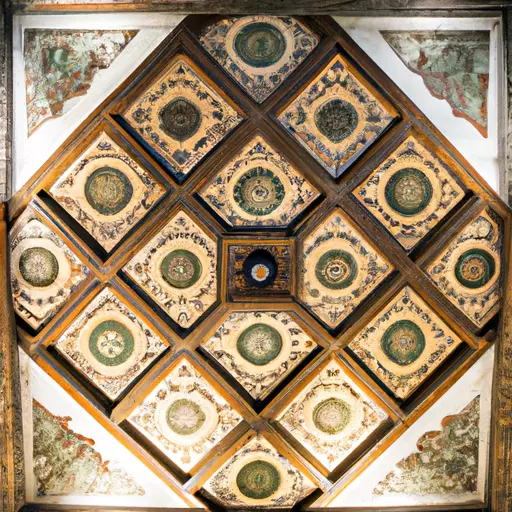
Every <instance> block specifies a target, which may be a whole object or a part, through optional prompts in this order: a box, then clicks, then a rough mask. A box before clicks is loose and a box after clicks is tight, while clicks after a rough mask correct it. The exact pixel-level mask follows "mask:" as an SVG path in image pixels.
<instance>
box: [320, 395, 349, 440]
mask: <svg viewBox="0 0 512 512" xmlns="http://www.w3.org/2000/svg"><path fill="white" fill-rule="evenodd" d="M349 421H350V406H349V405H348V404H347V402H345V401H344V400H341V399H340V398H336V397H332V398H328V399H327V400H323V401H322V402H320V403H318V404H317V405H315V408H314V409H313V423H314V424H315V427H316V428H317V429H318V430H320V431H322V432H324V433H325V434H330V435H334V434H338V433H340V432H341V431H342V430H343V429H344V428H345V427H346V426H347V425H348V423H349Z"/></svg>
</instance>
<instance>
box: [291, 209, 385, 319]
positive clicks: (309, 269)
mask: <svg viewBox="0 0 512 512" xmlns="http://www.w3.org/2000/svg"><path fill="white" fill-rule="evenodd" d="M301 262H302V264H301V269H302V270H301V272H302V275H301V282H300V285H299V298H300V300H301V301H302V302H303V304H304V305H305V306H306V307H307V308H308V309H310V310H311V311H312V312H313V313H314V314H315V315H316V316H318V317H319V318H320V319H321V320H322V321H323V322H325V323H326V324H327V325H328V326H329V327H331V328H336V327H337V326H338V325H339V324H340V323H341V322H342V321H343V320H344V319H345V318H346V317H347V316H348V315H349V314H350V313H352V311H354V310H355V309H356V307H357V306H358V305H359V304H360V303H361V301H362V300H364V298H365V297H367V296H368V295H369V294H370V293H371V292H372V290H374V289H375V287H376V286H378V285H379V283H381V282H382V281H383V280H384V279H385V278H386V276H388V275H389V274H390V272H391V271H392V267H391V264H390V263H389V262H388V261H386V259H384V257H383V256H381V254H380V253H379V252H378V251H377V250H376V249H375V248H374V247H373V246H372V245H371V244H370V242H368V241H367V240H366V239H365V238H364V237H363V236H362V234H361V233H360V232H359V230H357V229H356V228H355V226H353V225H352V223H351V222H350V221H349V220H348V219H347V218H346V217H345V215H344V214H343V213H342V212H341V210H339V209H336V210H335V211H334V212H333V213H332V214H331V215H329V217H327V218H326V219H325V220H324V221H323V222H322V223H321V224H320V226H319V227H318V228H317V229H316V230H315V231H313V232H312V233H311V234H310V235H308V236H307V237H306V239H305V240H304V244H303V252H302V256H301Z"/></svg>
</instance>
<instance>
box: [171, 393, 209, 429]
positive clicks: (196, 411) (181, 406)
mask: <svg viewBox="0 0 512 512" xmlns="http://www.w3.org/2000/svg"><path fill="white" fill-rule="evenodd" d="M205 420H206V415H205V414H204V412H203V411H202V410H201V407H199V405H198V404H197V403H196V402H193V401H192V400H187V399H186V398H180V399H179V400H176V401H174V402H172V403H171V405H170V406H169V408H168V409H167V425H169V428H170V429H171V430H172V431H173V432H176V434H179V435H181V436H189V435H192V434H194V433H196V432H197V431H198V430H199V429H200V428H201V427H202V426H203V423H204V422H205Z"/></svg>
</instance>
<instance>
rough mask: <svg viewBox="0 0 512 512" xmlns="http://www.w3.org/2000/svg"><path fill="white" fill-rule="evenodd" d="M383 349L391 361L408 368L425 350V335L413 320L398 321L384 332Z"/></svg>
mask: <svg viewBox="0 0 512 512" xmlns="http://www.w3.org/2000/svg"><path fill="white" fill-rule="evenodd" d="M381 348H382V350H383V352H384V353H385V354H386V356H387V357H389V359H390V360H391V361H393V362H394V363H396V364H398V365H400V366H408V365H410V364H411V363H414V361H416V360H417V359H418V358H419V357H420V356H421V354H422V353H423V350H425V335H424V334H423V331H422V330H421V329H420V327H418V326H417V325H416V324H415V323H414V322H411V320H398V321H397V322H395V323H394V324H392V325H390V326H389V327H388V328H387V329H386V331H385V332H384V335H383V336H382V339H381Z"/></svg>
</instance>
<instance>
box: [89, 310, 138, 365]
mask: <svg viewBox="0 0 512 512" xmlns="http://www.w3.org/2000/svg"><path fill="white" fill-rule="evenodd" d="M134 348H135V347H134V340H133V336H132V333H131V332H130V330H129V329H128V328H127V327H126V326H125V325H123V324H122V323H121V322H118V321H116V320H105V321H104V322H101V323H100V324H98V325H97V326H96V327H95V328H94V329H93V331H92V332H91V335H90V336H89V350H90V351H91V354H92V355H93V356H94V358H95V359H96V360H97V361H99V362H100V363H101V364H104V365H105V366H118V365H120V364H123V363H125V362H126V361H127V360H128V358H129V357H130V356H131V355H132V353H133V350H134Z"/></svg>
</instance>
